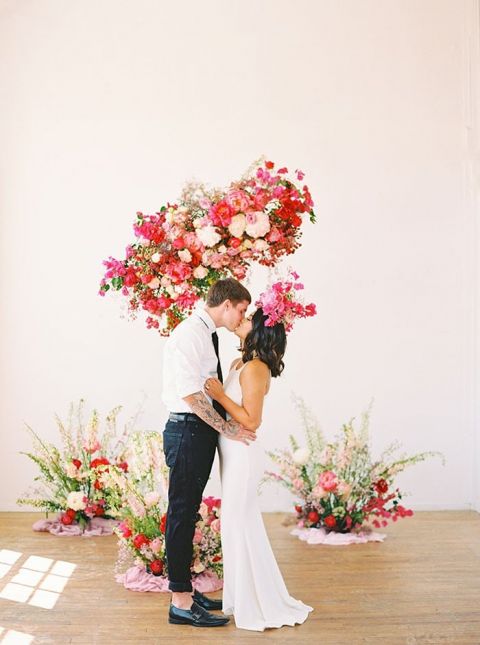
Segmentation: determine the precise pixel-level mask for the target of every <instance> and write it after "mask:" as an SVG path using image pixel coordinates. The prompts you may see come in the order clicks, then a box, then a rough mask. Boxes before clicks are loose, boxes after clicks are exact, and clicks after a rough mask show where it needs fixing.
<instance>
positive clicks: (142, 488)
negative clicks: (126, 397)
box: [102, 432, 223, 590]
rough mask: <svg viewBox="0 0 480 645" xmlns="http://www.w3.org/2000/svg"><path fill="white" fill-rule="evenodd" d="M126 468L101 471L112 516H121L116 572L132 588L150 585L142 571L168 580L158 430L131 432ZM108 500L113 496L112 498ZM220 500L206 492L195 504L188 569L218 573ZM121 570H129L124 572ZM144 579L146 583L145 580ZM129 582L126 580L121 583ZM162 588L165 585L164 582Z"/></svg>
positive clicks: (220, 567)
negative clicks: (196, 517)
mask: <svg viewBox="0 0 480 645" xmlns="http://www.w3.org/2000/svg"><path fill="white" fill-rule="evenodd" d="M128 456H129V463H130V469H129V472H128V473H125V472H124V471H123V470H122V469H120V468H118V467H114V468H110V469H109V470H108V472H105V473H104V475H103V478H102V480H103V483H104V484H105V486H108V487H109V489H110V490H112V491H115V503H114V505H113V509H112V512H113V515H114V517H116V518H118V519H120V520H121V522H120V523H119V525H118V526H117V527H115V529H114V532H115V533H116V534H117V536H118V538H119V557H118V560H117V565H116V571H117V574H118V575H117V579H119V581H121V582H125V579H126V580H127V583H128V582H131V581H132V579H134V581H135V585H136V586H135V587H134V588H135V589H138V584H139V583H140V587H141V583H142V581H143V583H144V584H146V587H145V588H144V589H142V588H140V589H138V590H155V589H150V586H151V583H150V582H149V581H146V576H145V573H147V574H153V575H154V576H161V577H162V578H163V579H164V582H165V583H167V579H168V566H167V561H166V553H165V532H166V522H167V514H166V507H167V501H166V500H167V492H168V491H167V486H168V468H167V467H166V464H165V460H164V456H163V447H162V436H161V435H160V434H158V433H155V432H152V433H148V434H146V433H133V434H132V435H131V437H130V440H129V447H128ZM112 499H113V497H112ZM220 506H221V501H220V500H219V499H215V498H213V497H207V498H205V499H204V500H203V502H202V504H201V505H200V509H199V515H200V519H199V520H198V522H197V525H196V529H195V535H194V540H193V542H194V550H193V558H192V567H191V568H192V574H193V576H198V575H199V574H202V573H204V572H209V573H210V574H214V576H215V577H216V578H217V579H218V580H219V579H220V578H222V572H223V565H222V550H221V541H220ZM125 569H128V571H127V574H125ZM145 581H146V583H145ZM126 586H128V584H127V585H126ZM163 586H164V587H165V589H163V588H159V589H158V590H166V584H164V585H163Z"/></svg>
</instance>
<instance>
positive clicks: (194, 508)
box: [163, 414, 218, 591]
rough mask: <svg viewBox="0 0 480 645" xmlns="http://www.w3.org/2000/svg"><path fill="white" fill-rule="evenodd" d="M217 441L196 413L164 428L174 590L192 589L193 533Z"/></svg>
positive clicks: (169, 559)
mask: <svg viewBox="0 0 480 645" xmlns="http://www.w3.org/2000/svg"><path fill="white" fill-rule="evenodd" d="M217 443H218V433H217V432H216V431H215V430H213V428H211V427H210V426H209V425H208V424H207V423H205V422H204V421H202V420H201V419H200V418H199V417H197V416H195V415H193V414H192V415H188V419H187V420H184V421H180V420H171V419H169V420H168V421H167V424H166V426H165V430H164V431H163V450H164V452H165V459H166V462H167V466H168V467H169V469H170V476H169V484H168V509H167V529H166V536H165V537H166V542H165V546H166V552H167V563H168V577H169V581H170V582H169V589H170V590H171V591H192V581H191V574H190V566H191V562H192V554H193V535H194V533H195V524H196V522H197V520H198V509H199V506H200V503H201V501H202V495H203V491H204V489H205V486H206V484H207V481H208V478H209V477H210V472H211V470H212V465H213V460H214V458H215V450H216V448H217Z"/></svg>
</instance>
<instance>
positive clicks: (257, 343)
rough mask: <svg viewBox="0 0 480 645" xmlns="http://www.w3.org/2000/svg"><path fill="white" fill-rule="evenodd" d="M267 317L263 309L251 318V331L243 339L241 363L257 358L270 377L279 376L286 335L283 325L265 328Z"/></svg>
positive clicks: (282, 365) (282, 364)
mask: <svg viewBox="0 0 480 645" xmlns="http://www.w3.org/2000/svg"><path fill="white" fill-rule="evenodd" d="M267 317H268V316H266V315H265V314H264V313H263V309H257V311H256V312H255V313H254V314H253V317H252V330H251V331H250V332H249V333H248V335H247V337H246V338H245V342H244V344H243V349H242V361H243V362H244V363H247V362H248V361H251V360H252V359H253V358H255V356H256V357H258V358H259V359H260V360H261V361H263V362H264V363H266V364H267V365H268V367H269V368H270V372H271V373H272V376H280V374H281V373H282V372H283V368H284V367H285V365H284V363H283V361H282V358H283V355H284V354H285V349H286V347H287V334H286V333H285V327H284V325H283V323H277V324H276V325H273V327H266V326H265V321H266V320H267Z"/></svg>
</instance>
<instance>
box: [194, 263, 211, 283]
mask: <svg viewBox="0 0 480 645" xmlns="http://www.w3.org/2000/svg"><path fill="white" fill-rule="evenodd" d="M206 275H208V269H207V268H205V267H204V266H202V265H201V264H200V265H199V266H198V267H196V269H195V270H194V271H193V277H194V278H198V279H199V280H201V279H202V278H204V277H205V276H206Z"/></svg>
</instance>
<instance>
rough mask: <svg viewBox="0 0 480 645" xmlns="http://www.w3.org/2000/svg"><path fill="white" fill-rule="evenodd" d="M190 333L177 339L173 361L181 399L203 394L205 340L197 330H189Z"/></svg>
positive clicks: (177, 389) (176, 383)
mask: <svg viewBox="0 0 480 645" xmlns="http://www.w3.org/2000/svg"><path fill="white" fill-rule="evenodd" d="M188 332H189V333H184V334H182V335H181V336H180V337H179V338H177V342H176V347H175V353H174V359H173V362H174V365H173V368H174V369H173V371H174V375H175V388H176V391H177V395H178V396H179V397H180V398H181V399H183V398H185V397H186V396H189V395H190V394H195V392H203V378H202V359H204V356H203V355H204V352H205V338H204V334H201V333H199V332H198V331H197V330H194V329H189V330H188Z"/></svg>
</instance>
